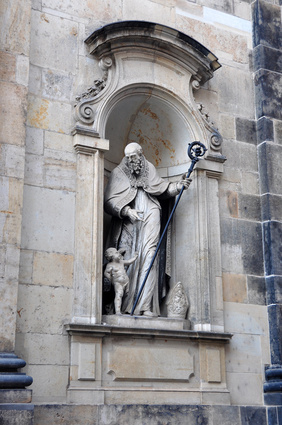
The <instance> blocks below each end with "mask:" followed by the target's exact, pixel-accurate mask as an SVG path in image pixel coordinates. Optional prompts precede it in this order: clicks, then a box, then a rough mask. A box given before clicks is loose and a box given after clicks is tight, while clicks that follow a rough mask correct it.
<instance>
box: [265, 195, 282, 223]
mask: <svg viewBox="0 0 282 425" xmlns="http://www.w3.org/2000/svg"><path fill="white" fill-rule="evenodd" d="M281 211H282V196H281V195H273V194H271V193H266V194H264V195H263V196H261V219H262V221H267V220H277V221H279V220H280V219H281Z"/></svg>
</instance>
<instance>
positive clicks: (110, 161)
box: [105, 85, 199, 177]
mask: <svg viewBox="0 0 282 425" xmlns="http://www.w3.org/2000/svg"><path fill="white" fill-rule="evenodd" d="M110 103H111V105H109V106H110V107H109V111H108V116H107V119H106V120H105V121H106V122H107V125H106V129H105V137H106V139H108V140H109V141H110V150H109V152H106V154H105V159H106V168H107V169H109V170H111V169H112V168H113V167H114V166H116V165H117V164H118V163H119V162H120V161H121V159H122V157H123V155H124V153H123V151H124V148H125V146H126V145H127V144H128V143H131V142H137V143H139V144H140V145H141V146H142V148H143V151H144V154H145V156H146V158H147V159H148V160H149V161H150V162H152V163H153V164H154V165H155V167H156V168H158V169H159V174H161V175H162V176H163V177H166V176H169V175H174V174H179V173H180V172H182V171H183V172H185V170H186V169H187V165H186V164H187V162H188V161H189V158H188V156H187V146H188V143H190V142H192V141H193V140H195V139H198V138H199V134H198V133H197V125H195V122H194V121H190V122H189V120H188V119H187V118H188V117H189V115H190V114H189V112H188V111H187V110H185V105H184V104H183V103H181V102H180V100H179V99H177V98H176V97H175V96H172V94H171V93H166V92H164V91H163V90H161V89H160V88H157V87H147V86H144V87H142V85H141V86H139V87H136V86H133V87H127V88H126V89H124V90H122V91H120V92H119V93H117V94H116V95H115V96H114V98H113V99H112V100H111V102H110ZM182 165H184V168H183V170H182Z"/></svg>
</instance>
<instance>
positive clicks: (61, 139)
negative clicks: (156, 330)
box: [44, 131, 74, 153]
mask: <svg viewBox="0 0 282 425" xmlns="http://www.w3.org/2000/svg"><path fill="white" fill-rule="evenodd" d="M44 147H45V149H53V150H56V151H64V152H71V153H73V151H74V149H73V137H72V136H68V135H66V134H61V133H55V132H53V131H45V139H44Z"/></svg>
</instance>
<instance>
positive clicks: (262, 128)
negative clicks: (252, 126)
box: [257, 117, 274, 144]
mask: <svg viewBox="0 0 282 425" xmlns="http://www.w3.org/2000/svg"><path fill="white" fill-rule="evenodd" d="M266 140H268V141H269V140H271V141H272V140H274V135H273V121H272V120H270V119H268V118H266V117H262V118H260V119H259V120H258V121H257V143H258V144H260V143H261V142H264V141H266Z"/></svg>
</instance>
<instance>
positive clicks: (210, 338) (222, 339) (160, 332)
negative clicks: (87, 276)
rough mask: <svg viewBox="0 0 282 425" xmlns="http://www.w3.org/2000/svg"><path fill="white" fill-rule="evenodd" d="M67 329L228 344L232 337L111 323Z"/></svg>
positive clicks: (99, 334) (74, 332) (79, 332)
mask: <svg viewBox="0 0 282 425" xmlns="http://www.w3.org/2000/svg"><path fill="white" fill-rule="evenodd" d="M65 329H66V331H67V332H68V333H69V334H70V335H84V336H87V335H88V336H93V337H104V336H109V335H112V336H115V337H118V336H120V337H124V336H125V337H128V338H132V337H140V338H142V337H146V338H154V339H155V338H168V339H181V340H194V341H201V342H211V343H217V344H228V343H229V341H230V340H231V338H232V334H231V333H229V332H204V331H191V330H186V329H183V330H182V329H178V330H171V329H151V328H144V329H143V328H140V327H134V328H133V327H118V326H111V325H106V324H103V325H99V324H97V325H91V326H88V325H81V324H73V323H70V324H66V325H65Z"/></svg>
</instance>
